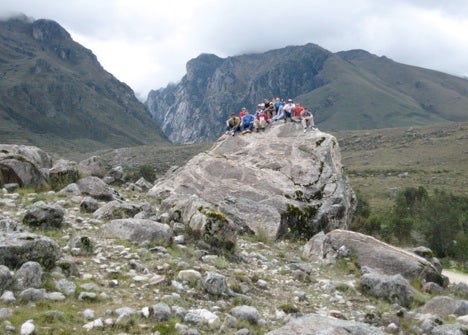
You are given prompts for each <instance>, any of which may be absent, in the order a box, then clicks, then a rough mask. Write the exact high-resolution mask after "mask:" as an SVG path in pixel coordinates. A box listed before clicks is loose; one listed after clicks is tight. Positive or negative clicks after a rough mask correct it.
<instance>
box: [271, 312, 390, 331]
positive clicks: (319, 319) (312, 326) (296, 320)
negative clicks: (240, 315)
mask: <svg viewBox="0 0 468 335" xmlns="http://www.w3.org/2000/svg"><path fill="white" fill-rule="evenodd" d="M266 334H267V335H316V334H323V335H363V334H367V335H384V334H385V333H384V332H383V331H382V330H380V329H378V328H376V327H373V326H370V325H368V324H365V323H362V322H356V321H348V320H340V319H335V318H331V317H328V316H321V315H317V314H309V315H302V316H298V317H295V316H292V317H291V318H290V319H289V320H288V322H287V323H286V324H285V325H284V326H282V327H280V328H278V329H275V330H272V331H270V332H268V333H266Z"/></svg>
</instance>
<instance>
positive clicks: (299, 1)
mask: <svg viewBox="0 0 468 335" xmlns="http://www.w3.org/2000/svg"><path fill="white" fill-rule="evenodd" d="M13 12H16V13H18V12H21V13H24V14H26V15H27V16H32V17H34V18H36V19H38V18H48V19H52V20H55V21H57V22H58V23H59V24H61V25H62V26H63V27H64V28H65V29H67V30H68V31H69V32H70V34H71V35H72V37H73V38H74V39H75V40H76V41H78V42H79V43H80V44H82V45H83V46H85V47H86V48H88V49H91V50H92V51H93V52H94V54H96V56H97V57H98V60H99V61H100V63H101V64H102V65H103V66H104V68H105V69H106V70H107V71H109V72H111V73H112V74H114V75H115V76H116V77H117V78H118V79H119V80H121V81H124V82H126V83H127V84H128V85H130V86H131V87H132V88H133V89H134V90H135V91H136V93H137V94H138V95H139V96H140V97H142V98H143V99H145V98H146V94H147V93H148V91H149V90H150V89H158V88H160V87H164V86H166V85H167V84H168V83H169V82H177V81H179V80H180V79H181V78H182V76H183V75H184V74H185V65H186V63H187V61H188V60H190V59H191V58H194V57H196V56H198V55H199V54H200V53H215V54H217V55H218V56H220V57H227V56H234V55H238V54H241V53H246V52H264V51H267V50H271V49H275V48H282V47H285V46H287V45H302V44H306V43H316V44H318V45H320V46H322V47H324V48H325V49H328V50H330V51H333V52H336V51H341V50H349V49H365V50H367V51H369V52H371V53H375V54H377V55H379V56H380V55H385V56H387V57H389V58H392V59H393V60H395V61H398V62H402V63H406V64H412V65H417V66H421V67H427V68H432V69H435V70H440V71H444V72H448V73H451V74H455V75H460V76H468V62H466V59H468V35H466V31H468V17H467V15H466V13H467V12H468V1H465V0H463V1H444V2H441V1H439V0H425V1H419V0H380V1H372V0H350V1H340V0H327V1H325V0H313V1H312V0H290V1H284V0H223V1H219V0H197V1H192V0H171V1H167V0H153V1H151V0H100V1H94V0H79V1H78V0H69V1H61V2H59V1H55V0H42V1H40V2H39V1H36V0H3V1H2V8H1V9H0V17H2V16H3V17H4V16H5V15H10V14H12V13H13Z"/></svg>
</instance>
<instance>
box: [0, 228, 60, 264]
mask: <svg viewBox="0 0 468 335" xmlns="http://www.w3.org/2000/svg"><path fill="white" fill-rule="evenodd" d="M60 256H61V251H60V247H59V245H58V244H57V242H55V241H54V240H52V239H50V238H48V237H45V236H40V235H35V234H31V233H0V264H3V265H5V266H7V267H8V268H10V269H18V268H20V267H21V265H23V264H24V263H26V262H28V261H35V262H38V263H39V264H41V266H42V267H43V268H44V269H46V270H48V269H51V268H53V267H54V266H55V263H56V261H57V260H58V259H59V258H60Z"/></svg>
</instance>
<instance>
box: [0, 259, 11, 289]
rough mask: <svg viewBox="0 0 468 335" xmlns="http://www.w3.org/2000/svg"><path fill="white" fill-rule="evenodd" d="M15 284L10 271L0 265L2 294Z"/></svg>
mask: <svg viewBox="0 0 468 335" xmlns="http://www.w3.org/2000/svg"><path fill="white" fill-rule="evenodd" d="M12 283H13V276H12V275H11V272H10V269H9V268H8V267H6V266H5V265H0V292H3V291H5V290H6V289H8V288H9V287H10V285H11V284H12Z"/></svg>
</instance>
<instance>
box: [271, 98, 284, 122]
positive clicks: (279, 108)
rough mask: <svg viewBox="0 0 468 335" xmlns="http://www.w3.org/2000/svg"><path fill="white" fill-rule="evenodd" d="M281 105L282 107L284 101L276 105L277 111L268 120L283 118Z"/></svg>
mask: <svg viewBox="0 0 468 335" xmlns="http://www.w3.org/2000/svg"><path fill="white" fill-rule="evenodd" d="M283 107H284V101H281V102H280V105H279V106H278V111H277V112H276V115H275V116H273V117H272V118H271V120H270V121H271V122H275V121H278V120H282V119H284V118H285V115H284V110H283Z"/></svg>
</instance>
